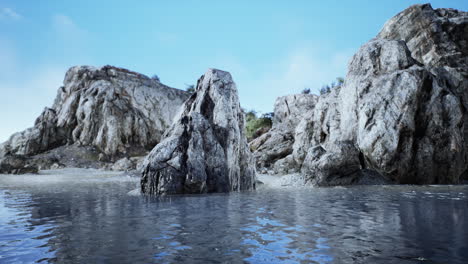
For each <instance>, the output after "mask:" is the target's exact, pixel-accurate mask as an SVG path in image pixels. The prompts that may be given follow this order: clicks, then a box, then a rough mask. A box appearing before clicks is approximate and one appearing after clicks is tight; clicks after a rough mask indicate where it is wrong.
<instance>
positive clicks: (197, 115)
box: [141, 69, 255, 195]
mask: <svg viewBox="0 0 468 264" xmlns="http://www.w3.org/2000/svg"><path fill="white" fill-rule="evenodd" d="M253 164H254V161H253V157H252V155H251V153H250V151H249V148H248V145H247V139H246V136H245V134H244V115H243V113H242V110H241V107H240V104H239V99H238V95H237V89H236V85H235V83H234V82H233V80H232V78H231V75H230V74H229V73H228V72H224V71H220V70H215V69H210V70H208V71H207V72H206V73H205V74H204V75H203V76H202V77H201V78H200V79H199V80H198V83H197V88H196V91H195V93H194V94H193V95H192V96H191V97H190V99H188V100H187V101H186V102H185V104H184V105H183V106H182V109H181V113H180V114H179V115H178V117H177V118H176V120H175V121H174V123H173V125H172V126H171V128H170V129H169V130H168V131H167V132H166V134H165V136H164V139H163V140H162V141H161V143H159V144H158V145H157V146H156V147H155V148H154V149H153V150H152V151H151V153H150V154H149V155H148V156H147V157H146V159H145V161H144V163H143V175H142V180H141V190H142V192H143V193H146V194H153V195H161V194H180V193H207V192H229V191H241V190H252V189H254V188H255V168H254V165H253Z"/></svg>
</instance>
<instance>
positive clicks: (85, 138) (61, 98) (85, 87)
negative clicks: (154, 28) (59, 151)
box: [0, 66, 189, 161]
mask: <svg viewBox="0 0 468 264" xmlns="http://www.w3.org/2000/svg"><path fill="white" fill-rule="evenodd" d="M188 96H189V94H188V93H187V92H184V91H181V90H177V89H173V88H170V87H167V86H165V85H163V84H161V83H159V82H158V81H156V80H153V79H150V78H148V77H146V76H144V75H142V74H138V73H135V72H131V71H128V70H126V69H121V68H116V67H112V66H104V67H101V68H94V67H89V66H80V67H72V68H71V69H70V70H68V72H67V73H66V75H65V79H64V85H63V86H62V87H60V89H59V91H58V94H57V97H56V99H55V102H54V104H53V106H52V107H51V108H46V109H45V110H44V111H43V113H42V114H41V115H40V116H39V117H38V118H37V120H36V122H35V125H34V127H32V128H29V129H27V130H25V131H23V132H19V133H16V134H14V135H13V136H11V137H10V139H9V140H8V141H7V142H5V143H3V144H2V145H1V146H0V156H1V157H5V156H8V155H24V156H28V157H30V156H34V155H37V154H40V153H44V152H47V151H51V150H53V149H55V148H57V147H61V146H66V145H72V144H73V145H75V146H90V147H93V148H95V150H96V151H97V152H98V153H100V154H101V155H100V158H99V160H100V161H103V160H107V161H112V160H114V159H116V158H118V157H122V156H134V155H143V154H145V153H146V152H147V151H149V150H151V149H152V148H153V147H154V146H155V145H156V144H157V143H158V142H159V141H160V139H161V136H162V134H163V133H164V131H165V130H166V128H167V127H169V125H170V124H171V122H172V119H173V117H174V115H175V114H176V112H177V110H178V108H179V107H180V106H181V105H182V103H183V102H184V101H185V100H186V99H187V98H188ZM96 160H97V159H96ZM92 161H95V160H92Z"/></svg>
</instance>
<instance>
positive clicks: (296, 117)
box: [249, 94, 318, 173]
mask: <svg viewBox="0 0 468 264" xmlns="http://www.w3.org/2000/svg"><path fill="white" fill-rule="evenodd" d="M317 99H318V96H316V95H313V94H295V95H288V96H282V97H279V98H278V99H276V102H275V107H274V116H273V125H272V128H271V129H270V130H269V131H268V132H267V133H265V134H263V135H261V136H260V137H258V138H256V139H254V140H252V141H251V142H250V143H249V145H250V148H251V150H253V151H254V152H253V153H254V157H255V160H256V166H257V169H259V170H261V171H267V170H269V171H273V172H275V173H287V172H289V171H290V170H295V168H296V167H297V166H296V165H295V163H294V160H293V159H292V156H291V154H292V152H293V144H294V131H295V128H296V126H297V125H298V123H299V122H300V120H301V119H302V118H304V117H305V116H307V115H308V114H309V112H310V111H312V110H313V109H314V107H315V103H316V102H317Z"/></svg>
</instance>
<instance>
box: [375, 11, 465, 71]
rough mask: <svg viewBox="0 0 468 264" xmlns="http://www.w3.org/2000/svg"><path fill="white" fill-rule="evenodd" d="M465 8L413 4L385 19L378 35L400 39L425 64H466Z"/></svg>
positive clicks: (453, 65) (384, 37)
mask: <svg viewBox="0 0 468 264" xmlns="http://www.w3.org/2000/svg"><path fill="white" fill-rule="evenodd" d="M467 35H468V12H463V11H458V10H455V9H449V8H439V9H435V10H434V9H433V8H432V6H431V5H430V4H423V5H413V6H411V7H409V8H407V9H405V10H404V11H402V12H400V13H399V14H397V15H396V16H394V17H393V18H391V19H390V20H388V21H387V22H386V23H385V25H384V27H383V28H382V30H381V31H380V33H379V34H378V35H377V38H380V39H390V40H403V41H405V42H406V45H407V46H408V49H409V50H410V51H411V55H412V57H413V58H415V59H416V60H417V61H419V62H420V63H423V64H424V65H425V66H428V67H433V66H442V67H444V66H449V67H456V68H457V67H462V68H466V65H467V64H468V42H467V41H466V39H467Z"/></svg>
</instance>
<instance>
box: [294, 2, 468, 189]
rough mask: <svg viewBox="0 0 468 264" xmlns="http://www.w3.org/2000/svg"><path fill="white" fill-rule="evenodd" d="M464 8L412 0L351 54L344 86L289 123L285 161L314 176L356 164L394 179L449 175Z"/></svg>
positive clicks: (341, 178) (434, 179) (461, 148)
mask: <svg viewBox="0 0 468 264" xmlns="http://www.w3.org/2000/svg"><path fill="white" fill-rule="evenodd" d="M467 33H468V14H467V13H466V12H460V11H456V10H451V9H436V10H433V9H432V7H431V6H430V5H428V4H427V5H416V6H412V7H410V8H408V9H407V10H405V11H403V12H401V13H400V14H398V15H397V16H395V17H394V18H392V19H391V20H389V22H387V23H386V25H385V26H384V28H383V29H382V31H381V32H380V33H379V35H378V36H377V38H376V39H373V40H371V41H370V42H368V43H366V44H365V45H363V46H362V47H361V48H360V50H359V51H358V52H357V53H356V54H355V55H354V57H353V58H352V60H351V62H350V64H349V69H348V74H347V76H346V80H345V83H344V85H343V86H342V87H341V88H339V89H335V90H334V91H332V92H331V93H330V94H327V95H325V96H321V97H320V98H319V99H318V102H317V103H316V105H315V108H314V110H313V112H312V114H310V115H309V116H307V117H305V118H304V119H303V120H302V121H301V122H300V123H299V125H298V126H297V128H296V132H295V138H294V142H295V143H294V146H293V154H292V157H293V160H294V162H295V163H296V164H298V165H297V166H298V167H301V170H302V173H303V174H304V175H305V177H306V179H307V180H308V181H309V182H312V183H313V184H315V185H341V184H352V183H355V182H356V181H358V180H359V179H360V177H362V175H363V174H362V171H363V169H365V170H370V171H373V172H377V173H378V174H380V175H382V176H383V177H384V178H386V179H388V180H390V181H394V182H397V183H416V184H432V183H458V182H459V180H460V178H461V177H462V175H463V173H465V171H466V169H467V165H468V164H467V156H466V155H467V152H466V150H467V148H466V145H465V144H466V142H467V140H468V138H467V133H466V127H467V125H466V124H465V121H466V120H467V118H468V117H467V113H466V109H468V108H467V106H468V105H467V102H468V101H467V99H468V98H467V97H466V93H467V91H468V89H467V88H468V85H467V80H468V79H467V76H468V75H467V69H468V64H467V62H468V57H467V54H466V53H467V51H468V49H467V43H468V34H467Z"/></svg>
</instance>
